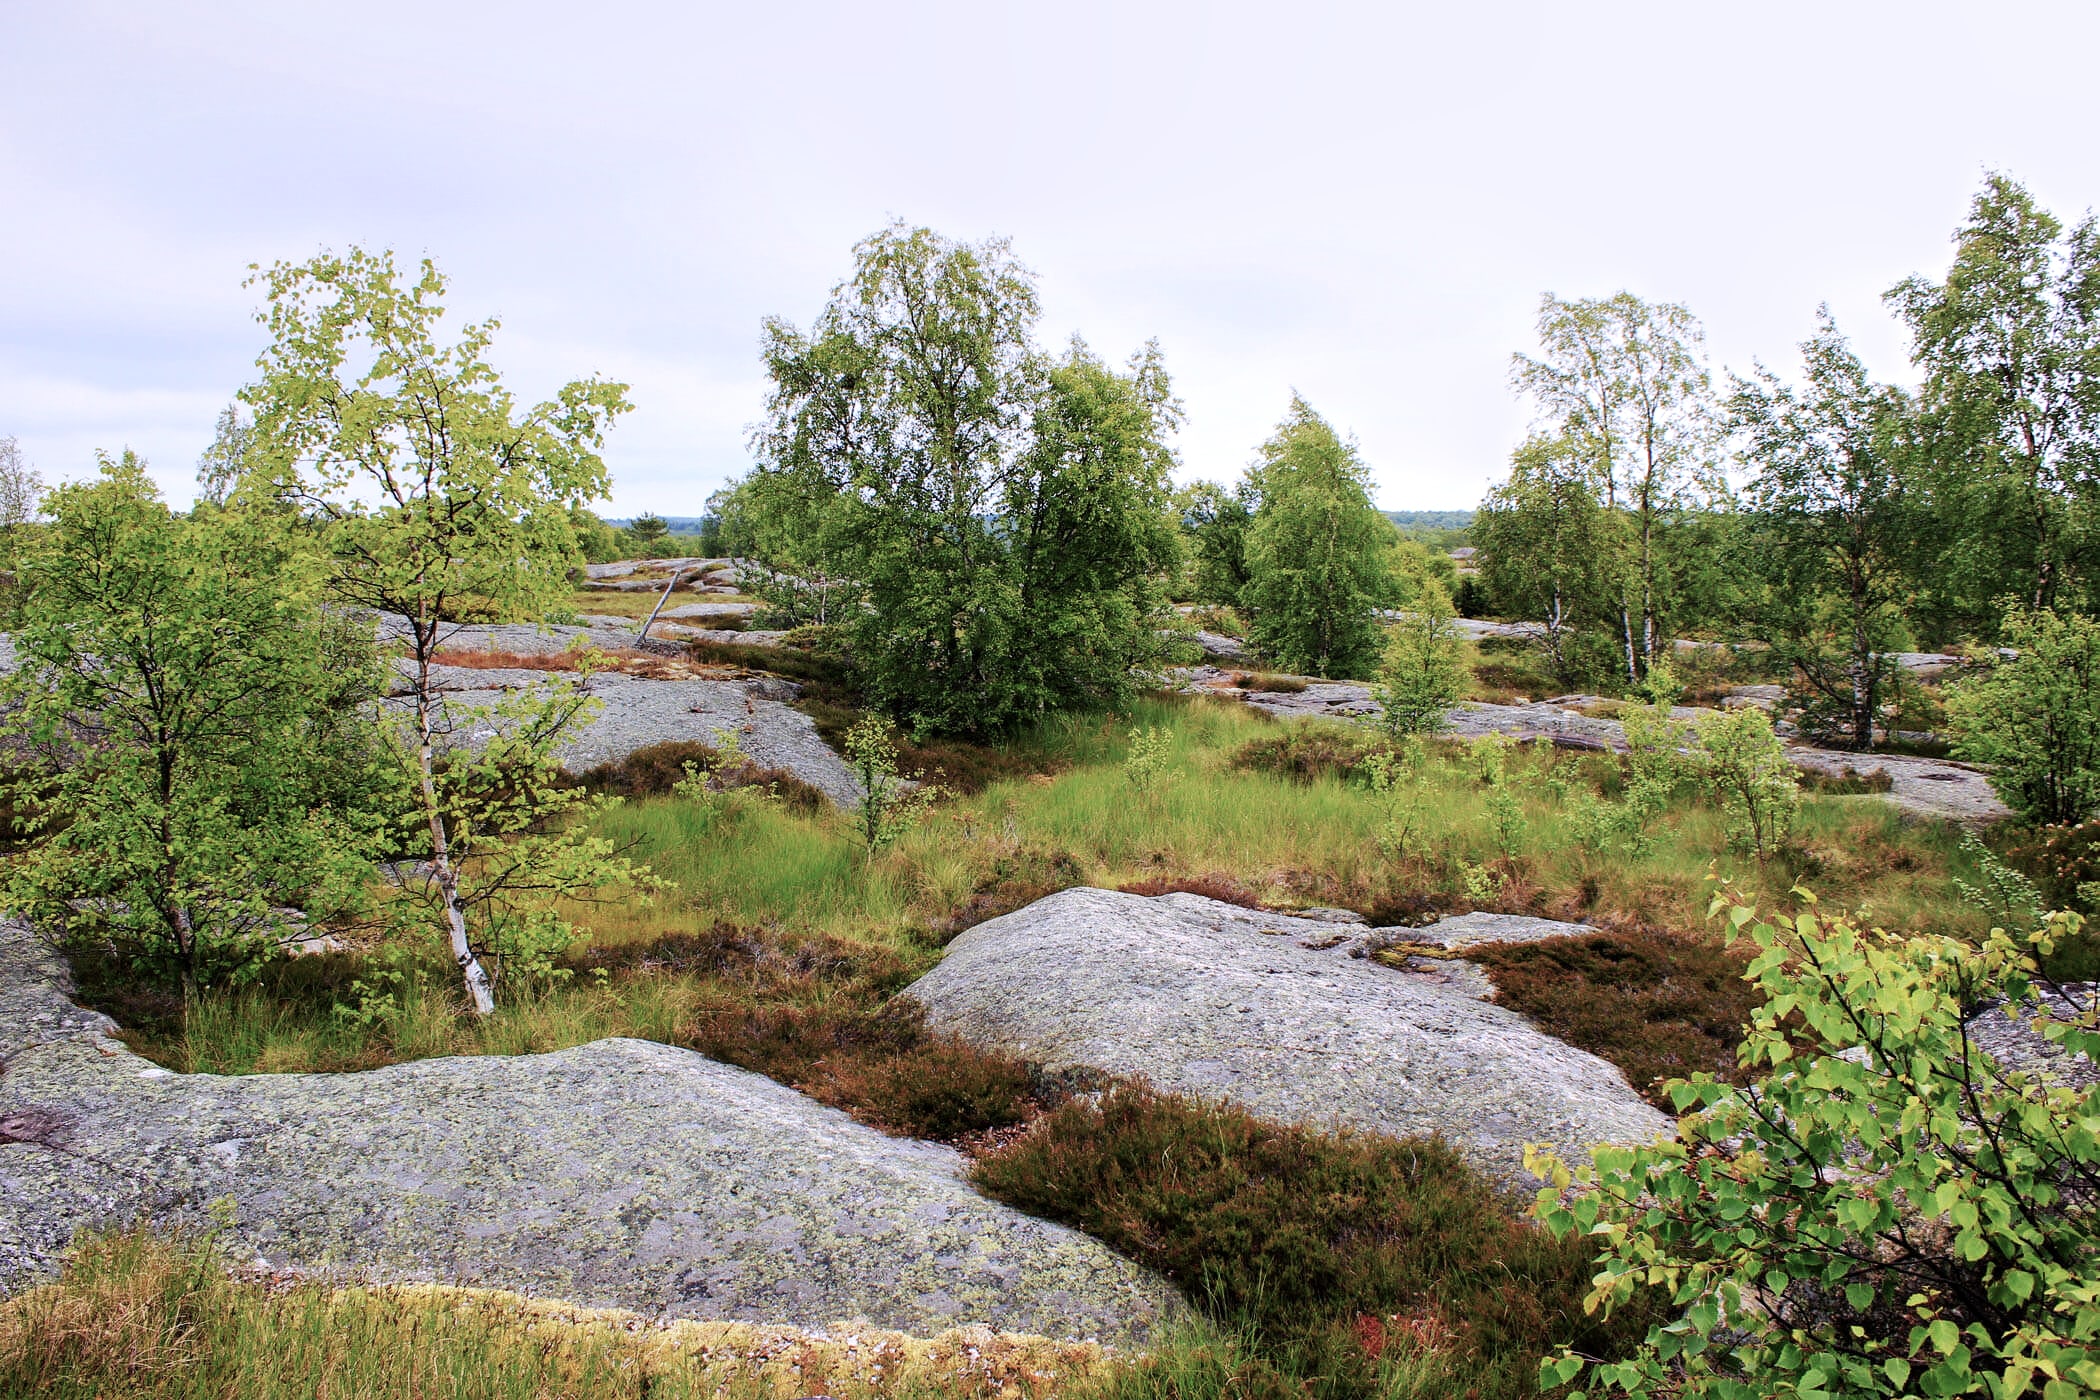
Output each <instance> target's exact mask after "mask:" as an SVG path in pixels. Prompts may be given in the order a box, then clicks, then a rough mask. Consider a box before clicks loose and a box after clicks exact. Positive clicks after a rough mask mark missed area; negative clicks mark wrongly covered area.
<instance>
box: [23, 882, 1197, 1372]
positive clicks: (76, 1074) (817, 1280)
mask: <svg viewBox="0 0 2100 1400" xmlns="http://www.w3.org/2000/svg"><path fill="white" fill-rule="evenodd" d="M113 1029H114V1027H113V1026H112V1025H111V1024H110V1022H109V1021H108V1019H107V1018H105V1017H102V1016H100V1015H97V1014H95V1013H92V1012H84V1011H82V1010H80V1009H79V1008H78V1007H76V1006H74V1005H73V1004H72V1002H71V1001H70V1000H69V999H68V996H67V989H66V978H65V970H64V967H63V964H62V962H61V960H60V959H58V958H57V957H56V955H55V954H53V953H52V952H51V951H50V950H49V949H48V948H46V947H45V946H44V945H43V944H42V943H41V942H40V941H39V940H38V939H37V938H36V937H35V936H34V935H33V934H32V933H31V932H30V931H29V930H28V929H27V928H26V927H24V926H23V925H21V924H19V923H16V922H12V921H9V922H5V923H0V1056H4V1070H0V1294H4V1293H6V1292H8V1291H11V1290H13V1289H15V1288H19V1287H22V1286H23V1285H25V1284H27V1283H30V1282H33V1281H35V1280H37V1279H39V1278H42V1277H46V1276H48V1275H49V1274H50V1273H51V1272H52V1270H53V1269H54V1268H55V1267H56V1263H57V1257H58V1255H59V1253H60V1251H61V1250H63V1248H64V1247H65V1245H66V1243H67V1242H68V1240H69V1239H70V1238H71V1236H72V1234H73V1231H74V1230H75V1228H76V1227H90V1228H93V1227H102V1226H110V1225H116V1224H120V1223H124V1222H129V1221H135V1220H149V1221H153V1222H156V1223H160V1224H172V1225H187V1226H201V1225H203V1224H204V1223H205V1222H206V1220H207V1218H208V1211H209V1208H210V1205H211V1203H212V1202H213V1201H214V1200H217V1199H220V1198H222V1197H225V1198H231V1200H232V1202H233V1218H234V1222H235V1223H234V1225H233V1228H232V1242H233V1246H234V1247H235V1248H236V1249H237V1250H239V1251H240V1252H241V1253H242V1254H249V1255H253V1256H257V1257H259V1258H261V1259H263V1260H265V1261H267V1263H268V1264H269V1265H270V1266H271V1267H273V1268H277V1269H286V1270H293V1271H308V1272H323V1273H340V1274H341V1275H343V1276H346V1277H357V1278H366V1279H374V1280H380V1281H387V1282H443V1283H459V1284H469V1285H476V1286H484V1287H494V1288H503V1289H509V1290H512V1291H515V1292H519V1293H526V1294H531V1295H534V1296H537V1297H542V1298H554V1299H562V1300H565V1301H569V1302H574V1303H579V1304H584V1305H589V1306H600V1307H620V1308H627V1309H631V1310H634V1311H638V1312H642V1313H646V1314H650V1315H655V1316H669V1317H676V1318H693V1319H700V1320H711V1319H727V1320H739V1321H755V1322H767V1323H776V1324H785V1325H796V1326H818V1327H821V1326H828V1325H833V1324H838V1323H848V1322H850V1323H858V1324H862V1325H873V1326H878V1327H887V1328H894V1329H897V1330H901V1331H909V1332H920V1333H924V1332H930V1331H940V1330H944V1329H947V1328H951V1327H957V1326H964V1325H988V1326H992V1327H996V1328H999V1329H1001V1330H1005V1331H1021V1332H1034V1333H1041V1334H1044V1335H1048V1336H1055V1337H1075V1338H1076V1337H1099V1338H1102V1339H1104V1340H1111V1341H1114V1340H1123V1341H1131V1340H1139V1339H1142V1338H1143V1337H1144V1336H1145V1335H1147V1334H1148V1333H1149V1331H1150V1329H1151V1328H1152V1327H1153V1326H1154V1325H1155V1324H1156V1323H1157V1322H1158V1321H1159V1320H1160V1319H1161V1318H1162V1317H1163V1316H1164V1315H1166V1314H1168V1313H1171V1312H1173V1311H1175V1310H1176V1309H1177V1308H1178V1306H1179V1304H1178V1302H1177V1299H1176V1295H1175V1294H1174V1293H1173V1291H1172V1290H1171V1289H1170V1288H1169V1287H1168V1285H1166V1284H1165V1283H1164V1282H1162V1281H1161V1280H1160V1279H1158V1278H1157V1277H1156V1276H1154V1275H1152V1274H1151V1273H1149V1272H1148V1271H1146V1270H1144V1269H1142V1268H1140V1267H1139V1266H1138V1265H1136V1264H1134V1263H1132V1262H1130V1261H1129V1260H1126V1259H1124V1258H1122V1257H1121V1256H1119V1255H1116V1254H1114V1253H1113V1252H1111V1251H1110V1250H1109V1249H1108V1248H1106V1247H1105V1246H1103V1245H1101V1244H1099V1243H1097V1242H1096V1241H1094V1240H1091V1239H1089V1238H1087V1237H1086V1236H1084V1235H1081V1234H1079V1233H1077V1232H1075V1231H1072V1230H1068V1229H1065V1228H1063V1227H1061V1226H1057V1225H1052V1224H1048V1223H1046V1222H1043V1221H1040V1220H1036V1219H1033V1218H1031V1217H1029V1216H1025V1215H1022V1214H1020V1213H1019V1212H1017V1211H1014V1210H1011V1209H1009V1208H1007V1207H1005V1206H1001V1205H998V1204H996V1203H994V1202H992V1201H989V1200H986V1199H985V1198H984V1197H982V1196H980V1195H978V1194H977V1193H976V1192H975V1191H973V1190H972V1189H971V1187H970V1186H969V1184H968V1183H967V1182H966V1181H965V1180H964V1178H963V1165H964V1163H963V1158H962V1157H961V1155H960V1154H959V1153H956V1152H954V1151H951V1150H950V1149H948V1148H944V1147H939V1146H935V1145H932V1144H928V1143H919V1142H911V1141H905V1140H900V1139H896V1138H889V1137H884V1136H883V1135H882V1134H880V1133H877V1132H876V1131H875V1130H873V1129H872V1128H867V1127H863V1126H862V1125H860V1124H858V1123H855V1122H854V1121H853V1120H852V1119H850V1118H848V1117H847V1116H846V1115H845V1114H843V1113H840V1112H837V1111H836V1110H833V1109H829V1108H825V1107H823V1106H821V1105H819V1104H818V1103H816V1102H815V1101H814V1100H811V1099H808V1098H806V1097H804V1096H803V1095H801V1094H798V1093H796V1092H795V1091H794V1090H792V1089H788V1088H786V1087H784V1086H782V1085H779V1084H776V1083H774V1082H772V1081H771V1080H768V1079H765V1078H762V1077H761V1076H759V1075H756V1074H751V1073H748V1072H746V1071H744V1070H740V1069H734V1068H731V1067H730V1066H728V1065H723V1064H718V1063H716V1062H714V1061H712V1060H709V1059H706V1058H704V1057H702V1056H700V1055H697V1054H694V1053H692V1052H691V1051H688V1050H680V1049H677V1048H674V1047H671V1046H665V1045H657V1044H652V1043H649V1042H644V1041H637V1040H604V1041H599V1042H596V1043H595V1044H591V1045H584V1046H579V1047H577V1048H575V1049H572V1050H563V1051H559V1052H557V1053H555V1054H551V1055H523V1056H515V1057H502V1056H475V1057H457V1058H450V1059H440V1060H424V1061H419V1062H417V1063H413V1064H405V1065H395V1066H391V1067H389V1068H386V1069H379V1070H372V1071H369V1072H366V1073H358V1074H336V1075H321V1074H288V1075H248V1076H240V1077H223V1076H218V1075H178V1074H171V1073H169V1072H168V1071H166V1070H164V1069H161V1068H159V1067H158V1066H155V1065H152V1064H150V1063H148V1062H147V1061H146V1060H144V1059H142V1058H140V1057H139V1056H137V1055H134V1054H133V1053H131V1051H129V1050H128V1049H126V1048H125V1047H124V1046H123V1045H122V1044H121V1043H119V1042H118V1041H116V1040H115V1039H113V1038H112V1036H111V1032H112V1030H113ZM236 1257H239V1256H238V1255H237V1256H236Z"/></svg>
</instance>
